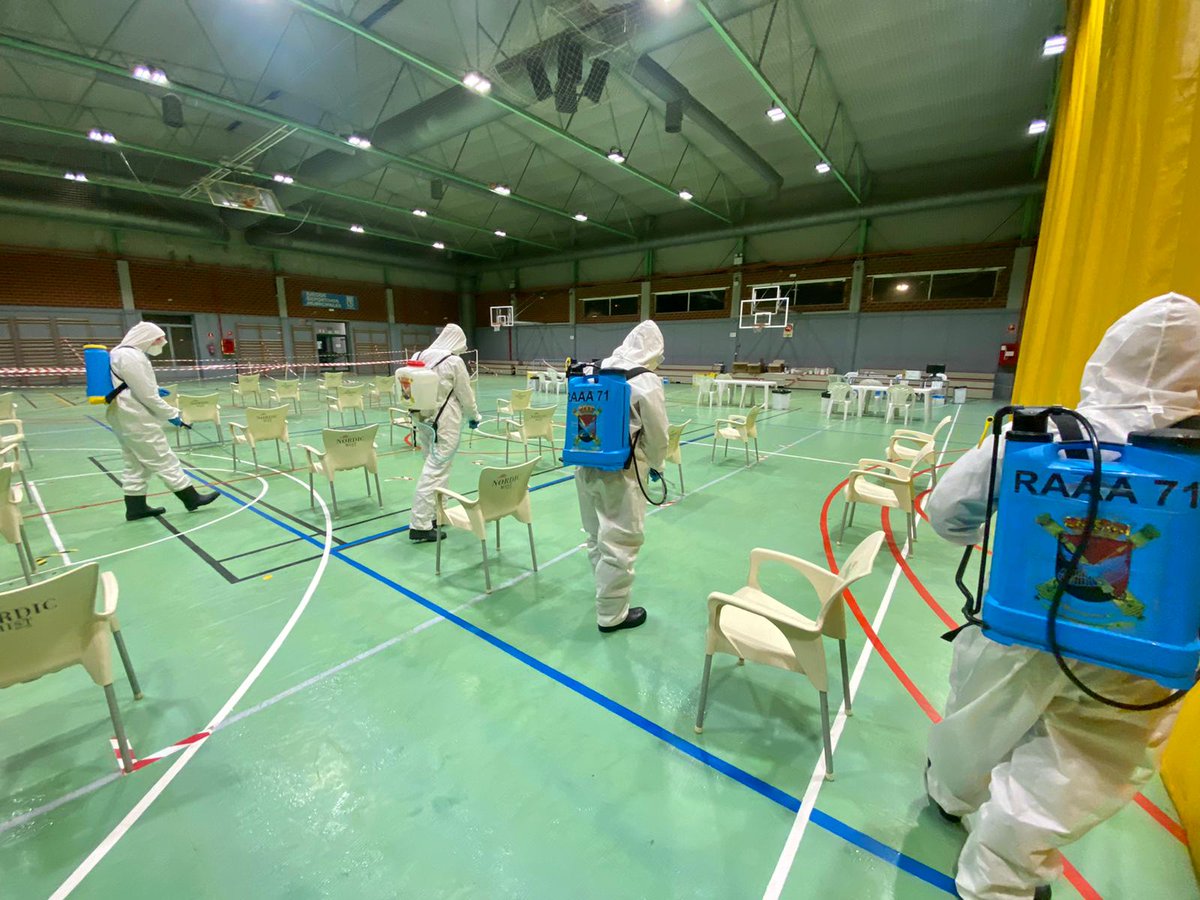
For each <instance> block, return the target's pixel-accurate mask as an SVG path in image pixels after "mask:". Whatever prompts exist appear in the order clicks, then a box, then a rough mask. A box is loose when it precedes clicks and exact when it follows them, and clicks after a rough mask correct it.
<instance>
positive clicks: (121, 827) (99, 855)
mask: <svg viewBox="0 0 1200 900" xmlns="http://www.w3.org/2000/svg"><path fill="white" fill-rule="evenodd" d="M204 455H211V454H204ZM263 468H267V469H268V470H269V471H272V472H276V473H279V474H284V475H285V477H288V478H291V479H292V480H293V481H295V482H296V483H297V484H299V485H300V486H301V487H305V488H307V485H305V483H304V482H302V481H301V480H300V479H298V478H296V477H294V476H292V475H287V473H280V471H279V470H278V469H271V468H270V467H269V466H264V467H263ZM263 490H264V491H265V490H266V483H265V482H264V486H263ZM311 493H312V495H313V497H315V498H316V501H317V502H318V503H319V504H321V512H322V513H323V514H324V516H325V547H324V549H323V550H322V551H321V560H320V562H318V563H317V570H316V572H314V573H313V577H312V579H311V580H310V581H309V583H308V587H307V588H306V589H305V591H304V596H303V597H301V598H300V602H299V603H298V604H297V605H296V608H295V610H293V612H292V615H291V617H290V618H289V619H288V620H287V622H286V623H285V624H284V626H283V628H282V629H280V631H279V634H277V635H276V636H275V640H273V641H272V642H271V646H269V647H268V648H267V650H266V652H265V653H263V655H262V657H261V658H260V659H259V661H258V663H257V664H255V666H254V668H253V669H251V670H250V674H248V675H247V676H246V677H245V679H244V680H243V681H242V683H241V684H240V685H238V687H237V690H235V691H234V692H233V693H232V694H230V695H229V699H228V700H226V701H225V704H224V705H223V706H222V707H221V708H220V709H219V710H218V711H217V714H216V715H215V716H213V717H212V718H211V719H210V720H209V722H208V724H207V725H206V726H205V727H204V729H203V730H204V731H207V732H209V734H210V735H211V734H212V732H213V730H214V729H216V728H218V727H220V725H221V723H222V722H224V721H225V719H226V718H227V717H228V716H229V714H230V712H232V711H233V708H234V707H235V706H236V705H237V704H238V703H239V702H240V701H241V699H242V697H244V696H245V695H246V692H247V691H248V690H250V688H251V687H252V686H253V685H254V682H256V681H257V680H258V678H259V676H260V675H262V673H263V670H264V669H266V667H267V665H268V664H269V663H270V662H271V660H272V659H274V658H275V654H276V653H278V652H279V648H280V647H282V646H283V642H284V641H286V640H287V639H288V636H289V635H290V634H291V633H292V629H293V628H295V627H296V623H297V622H299V621H300V617H301V616H302V615H303V614H304V611H305V609H307V608H308V604H309V601H311V600H312V597H313V594H315V593H316V590H317V585H319V584H320V583H321V577H322V576H323V575H324V574H325V567H326V566H327V565H328V564H329V553H330V551H331V549H332V547H333V517H332V516H330V515H329V507H328V506H326V505H325V501H324V499H322V497H321V495H320V494H318V493H317V492H316V491H312V492H311ZM238 506H239V508H245V507H242V505H241V504H240V503H239V504H238ZM207 741H208V738H207V737H205V738H201V739H200V740H198V741H196V742H195V743H194V744H189V745H188V748H187V749H186V750H184V751H183V753H182V755H181V756H180V757H179V759H177V760H175V762H174V763H172V765H171V768H169V769H168V770H167V771H166V772H164V773H163V775H162V777H160V778H159V779H158V781H156V782H155V783H154V785H153V786H152V787H151V788H150V790H149V791H147V792H146V794H145V795H144V796H143V797H142V799H141V800H139V801H138V802H137V804H136V805H135V806H134V807H133V809H131V810H130V811H129V812H128V814H126V816H125V818H123V819H122V820H121V821H120V822H118V823H117V825H116V827H115V828H113V830H112V831H110V832H109V833H108V835H107V836H106V837H105V838H104V840H103V841H101V842H100V844H99V845H98V846H97V847H96V849H95V850H93V851H92V852H91V853H89V854H88V856H87V858H86V859H85V860H84V861H83V862H81V863H80V864H79V865H78V866H77V867H76V869H75V871H74V872H72V873H71V874H70V876H69V877H68V878H67V880H66V881H64V882H63V883H62V884H61V885H60V886H59V888H58V890H56V891H55V892H54V893H53V894H52V895H51V900H61V898H64V897H67V896H69V895H70V893H71V892H72V891H73V890H75V888H77V887H78V886H79V884H80V882H82V881H83V879H84V878H86V877H87V876H88V874H89V873H90V872H91V871H92V870H93V869H94V868H96V866H97V865H99V863H100V861H101V860H103V859H104V857H105V856H107V855H108V853H109V851H110V850H112V848H113V847H115V846H116V845H117V842H118V841H120V840H121V838H123V837H124V836H125V835H126V834H127V833H128V832H129V829H130V828H132V827H133V826H134V825H135V824H137V821H138V819H140V818H141V817H142V815H143V814H144V813H145V812H146V810H148V809H149V808H150V806H151V804H153V803H154V801H155V800H157V799H158V798H159V797H160V796H161V795H162V793H163V791H165V790H166V789H167V787H168V786H169V785H170V784H171V782H172V781H174V780H175V777H176V776H177V775H178V774H179V773H180V772H182V771H183V769H184V767H185V766H187V764H188V763H189V762H191V761H192V759H193V758H195V756H196V754H197V753H199V752H200V748H201V747H203V746H204V744H205V743H207Z"/></svg>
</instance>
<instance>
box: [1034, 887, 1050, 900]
mask: <svg viewBox="0 0 1200 900" xmlns="http://www.w3.org/2000/svg"><path fill="white" fill-rule="evenodd" d="M1033 900H1050V885H1048V884H1043V885H1042V886H1041V887H1039V888H1038V889H1037V890H1035V891H1034V892H1033Z"/></svg>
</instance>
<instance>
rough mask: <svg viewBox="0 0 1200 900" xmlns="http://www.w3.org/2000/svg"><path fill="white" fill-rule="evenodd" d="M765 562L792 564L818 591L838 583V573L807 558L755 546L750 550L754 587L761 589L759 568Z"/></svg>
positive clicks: (751, 580) (751, 576) (751, 579)
mask: <svg viewBox="0 0 1200 900" xmlns="http://www.w3.org/2000/svg"><path fill="white" fill-rule="evenodd" d="M764 562H774V563H781V564H783V565H785V566H790V567H791V568H792V569H794V570H796V571H797V572H799V573H800V574H801V575H803V576H804V577H805V578H806V579H807V580H808V583H809V584H811V585H812V586H813V587H814V588H815V589H816V591H817V593H822V592H823V591H825V590H828V589H829V588H830V587H832V586H833V585H834V584H836V583H837V579H838V577H837V576H836V575H834V574H833V573H832V572H830V571H829V570H828V569H824V568H822V567H821V566H818V565H817V564H816V563H811V562H809V561H808V560H806V559H801V558H800V557H798V556H792V555H790V554H788V553H780V552H779V551H778V550H767V549H765V548H763V547H755V548H754V549H753V550H751V551H750V586H751V587H752V588H756V589H758V590H761V588H760V587H759V580H758V570H759V567H760V566H761V565H762V564H763V563H764Z"/></svg>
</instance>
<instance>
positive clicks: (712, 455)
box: [708, 434, 717, 462]
mask: <svg viewBox="0 0 1200 900" xmlns="http://www.w3.org/2000/svg"><path fill="white" fill-rule="evenodd" d="M716 458H717V436H716V435H715V434H714V435H713V442H712V453H710V454H709V456H708V461H709V462H712V461H713V460H715V459H716Z"/></svg>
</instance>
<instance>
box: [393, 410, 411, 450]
mask: <svg viewBox="0 0 1200 900" xmlns="http://www.w3.org/2000/svg"><path fill="white" fill-rule="evenodd" d="M397 428H405V429H407V430H409V431H410V432H412V449H413V450H416V449H418V448H417V423H416V422H414V421H413V417H412V415H411V414H410V413H409V411H408V410H407V409H400V408H399V407H396V406H389V407H388V441H389V443H390V444H391V446H393V447H395V446H396V429H397Z"/></svg>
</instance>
